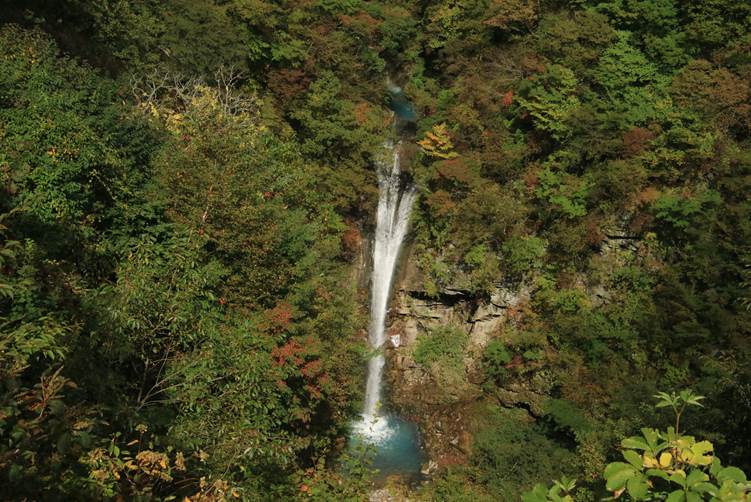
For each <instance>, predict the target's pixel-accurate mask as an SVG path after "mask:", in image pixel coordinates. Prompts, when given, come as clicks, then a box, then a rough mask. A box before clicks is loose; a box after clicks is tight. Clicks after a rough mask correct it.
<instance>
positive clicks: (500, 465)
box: [472, 408, 571, 501]
mask: <svg viewBox="0 0 751 502" xmlns="http://www.w3.org/2000/svg"><path fill="white" fill-rule="evenodd" d="M525 415H526V413H524V412H521V411H520V410H518V409H516V410H506V409H502V408H501V409H498V408H496V409H490V410H488V416H487V418H486V420H487V421H488V423H487V425H486V427H483V428H482V430H481V431H480V432H478V433H477V435H476V436H475V443H474V446H473V452H472V463H473V465H475V466H478V467H481V470H480V471H479V473H478V477H479V481H480V482H481V483H482V484H483V485H485V486H487V489H488V490H489V491H491V492H492V493H494V494H495V495H496V497H497V500H504V501H505V500H509V501H510V500H518V496H519V494H520V493H521V492H522V488H523V487H527V486H530V485H531V484H532V483H533V482H534V480H535V479H540V478H552V477H553V475H554V473H555V472H559V471H560V467H561V466H568V465H571V464H570V463H569V462H570V461H571V453H570V452H568V451H567V450H566V449H564V448H561V447H560V446H559V445H558V444H556V443H555V442H554V441H552V440H550V439H549V438H547V437H546V436H545V434H544V433H543V432H541V431H540V430H539V429H538V428H537V427H535V425H534V424H533V423H530V421H529V419H528V417H526V416H525Z"/></svg>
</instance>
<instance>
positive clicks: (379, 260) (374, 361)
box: [355, 144, 417, 442]
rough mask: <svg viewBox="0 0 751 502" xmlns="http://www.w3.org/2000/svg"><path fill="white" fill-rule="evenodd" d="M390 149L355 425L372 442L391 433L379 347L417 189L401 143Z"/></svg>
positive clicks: (383, 173) (381, 179) (382, 168)
mask: <svg viewBox="0 0 751 502" xmlns="http://www.w3.org/2000/svg"><path fill="white" fill-rule="evenodd" d="M387 149H388V150H391V152H392V155H393V159H392V162H391V165H388V164H387V163H385V162H383V163H381V165H379V166H378V213H377V214H376V232H375V245H374V248H373V275H372V280H371V298H370V324H369V326H368V340H369V342H370V346H371V347H372V348H373V349H374V350H375V351H377V354H376V355H375V356H373V357H372V358H371V359H370V361H368V380H367V384H366V388H365V406H364V409H363V414H362V420H361V422H359V423H358V424H356V426H355V428H356V431H357V432H358V433H359V434H361V435H362V436H364V437H366V438H367V439H369V440H371V441H372V442H378V441H381V440H383V439H385V438H386V437H387V436H388V435H389V424H388V419H387V417H385V416H383V415H382V414H381V413H380V410H379V407H380V400H381V389H382V379H383V367H384V365H385V363H386V360H385V358H384V356H383V353H382V351H381V350H380V349H381V348H382V347H383V344H384V343H385V342H386V326H385V323H386V313H387V309H388V301H389V295H390V293H391V285H392V282H393V278H394V270H395V268H396V259H397V257H398V256H399V250H400V249H401V246H402V242H403V241H404V237H405V236H406V234H407V227H408V224H409V215H410V212H411V210H412V203H413V202H414V200H415V196H416V193H417V192H416V190H415V187H414V186H413V185H411V184H410V185H407V186H403V185H402V179H401V170H400V165H399V145H398V144H397V145H393V144H388V145H387Z"/></svg>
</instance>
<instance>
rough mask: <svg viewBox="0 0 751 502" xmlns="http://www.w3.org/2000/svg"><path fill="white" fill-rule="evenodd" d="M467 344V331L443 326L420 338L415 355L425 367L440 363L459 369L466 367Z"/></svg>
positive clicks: (418, 361)
mask: <svg viewBox="0 0 751 502" xmlns="http://www.w3.org/2000/svg"><path fill="white" fill-rule="evenodd" d="M466 346H467V334H466V333H464V332H463V331H461V330H458V329H456V328H452V327H451V326H441V327H439V328H435V329H433V330H432V331H431V332H430V333H429V334H428V335H427V336H423V337H421V338H420V340H419V342H418V344H417V346H416V347H415V351H414V353H413V356H414V358H415V361H416V362H417V363H419V364H421V365H423V366H425V367H430V366H432V365H433V364H439V365H440V366H441V367H447V368H448V369H452V370H456V371H459V370H461V369H462V368H463V367H464V361H463V357H464V350H465V348H466Z"/></svg>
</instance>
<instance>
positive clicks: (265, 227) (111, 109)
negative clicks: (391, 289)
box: [0, 0, 751, 500]
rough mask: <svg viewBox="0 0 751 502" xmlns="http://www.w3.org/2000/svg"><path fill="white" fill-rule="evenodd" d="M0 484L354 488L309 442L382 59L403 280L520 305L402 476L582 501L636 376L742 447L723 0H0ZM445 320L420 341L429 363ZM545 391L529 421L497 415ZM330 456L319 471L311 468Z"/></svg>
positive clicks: (635, 397) (441, 487) (695, 426)
mask: <svg viewBox="0 0 751 502" xmlns="http://www.w3.org/2000/svg"><path fill="white" fill-rule="evenodd" d="M0 21H2V22H3V25H2V26H0V215H2V216H0V336H1V338H0V378H1V379H0V396H1V398H0V399H2V402H1V403H0V439H1V441H0V475H2V477H3V481H2V483H0V493H1V494H2V497H3V498H6V499H18V500H21V499H27V500H60V499H67V500H85V499H90V500H100V499H106V498H115V497H118V496H119V497H123V498H125V499H166V498H168V497H178V498H183V497H189V498H190V499H191V500H222V499H224V498H228V499H233V498H238V499H248V500H272V499H277V500H278V499H280V498H281V499H282V500H289V499H294V498H302V499H311V498H312V499H315V500H346V499H352V500H360V499H361V498H362V496H363V493H364V487H365V478H366V476H365V475H366V472H365V471H364V470H363V469H361V467H360V466H359V464H358V463H357V462H353V463H352V465H351V466H350V468H349V471H350V472H351V473H353V474H352V475H349V476H343V475H342V474H341V473H342V470H338V469H334V468H333V466H334V464H333V462H332V461H331V459H332V454H333V453H334V452H336V451H338V449H339V448H340V446H341V444H340V442H339V441H338V440H339V438H341V437H342V436H343V435H344V434H346V430H345V427H346V423H347V420H348V419H349V418H350V417H352V416H353V414H354V413H356V411H357V408H358V402H357V401H358V399H359V393H360V392H361V388H360V387H361V383H362V373H363V361H364V357H365V349H364V347H365V344H364V343H363V338H362V336H360V335H361V334H360V331H361V330H362V328H363V327H364V326H365V319H364V313H363V311H362V305H363V304H364V302H362V301H360V300H362V299H358V297H357V295H356V291H355V287H356V286H355V285H353V284H352V282H353V281H352V273H351V272H352V270H351V269H352V266H353V262H354V260H355V259H356V257H357V256H358V254H359V252H360V245H361V240H362V235H361V233H362V229H363V228H367V227H368V226H369V225H370V224H371V221H370V220H371V215H372V214H373V210H374V203H375V201H374V197H375V188H374V187H375V185H376V183H375V176H374V174H373V171H372V162H371V159H372V158H373V156H374V155H377V153H378V148H379V147H380V145H381V144H382V143H383V141H384V139H385V138H386V137H387V136H388V134H389V131H390V123H391V122H390V121H391V118H390V115H389V114H388V113H387V112H386V111H385V110H386V108H385V105H386V103H387V94H386V87H385V82H386V79H387V76H388V75H389V74H390V76H391V77H392V78H394V79H395V80H396V81H398V82H399V83H401V84H402V85H403V88H404V90H405V92H406V94H407V95H408V96H409V97H410V98H411V99H412V100H413V102H414V105H415V109H416V110H417V112H418V116H419V119H418V121H417V123H416V125H415V129H416V132H415V135H416V139H417V144H418V145H419V150H418V151H417V152H416V154H415V159H414V162H412V164H411V166H410V173H411V175H412V176H413V177H414V179H415V180H416V182H417V183H418V185H419V187H420V198H419V202H418V205H417V208H416V210H415V213H416V215H415V221H414V245H413V249H414V251H413V253H414V259H415V260H416V262H417V263H418V264H419V266H420V268H421V269H422V270H423V272H424V273H425V277H426V284H425V289H426V291H427V292H428V294H431V295H436V296H437V295H439V293H440V292H441V291H442V290H443V289H445V288H447V287H451V288H455V289H458V290H461V291H463V292H465V293H466V294H467V295H471V296H474V297H477V298H484V297H486V296H487V295H488V294H490V293H491V292H492V291H493V289H494V288H495V287H497V286H498V285H499V284H504V285H505V286H507V287H511V288H514V287H517V286H518V285H519V284H525V285H526V286H528V287H529V288H530V289H531V291H532V293H531V299H530V301H529V302H528V303H527V304H525V305H523V307H522V308H520V309H519V312H517V313H516V319H517V320H516V321H515V322H514V323H512V324H509V325H508V326H507V327H506V328H505V329H504V330H503V332H499V333H497V334H495V336H494V339H493V340H492V341H491V342H490V344H489V345H488V348H487V350H486V352H485V354H484V356H483V359H482V368H483V371H484V377H483V378H484V382H483V383H482V391H483V396H482V398H481V399H479V400H478V402H477V403H476V406H475V407H474V408H473V409H474V416H473V423H474V425H475V430H476V434H475V437H474V438H473V446H472V454H471V460H470V462H469V463H468V464H467V465H463V466H455V467H452V468H451V469H448V470H446V471H445V472H443V473H441V474H440V475H438V476H437V477H436V478H435V479H434V480H433V481H432V482H431V483H430V484H429V485H428V486H426V487H424V488H423V489H422V490H421V492H420V493H419V494H417V496H423V497H424V498H426V499H433V500H482V499H487V500H518V498H519V496H520V494H521V493H522V492H523V491H524V490H525V489H528V488H530V487H531V486H532V485H534V484H535V483H536V482H539V481H543V482H545V481H549V480H551V479H553V478H558V477H560V476H561V475H568V476H572V477H575V478H577V479H578V480H579V491H578V495H577V496H578V497H579V499H580V500H594V499H595V497H597V496H599V495H600V494H603V493H604V488H603V483H602V481H600V479H601V473H602V472H603V469H604V467H605V465H606V464H607V463H608V462H611V461H613V460H614V459H616V457H617V453H616V451H615V446H616V445H617V444H619V442H620V441H621V440H622V439H623V438H624V437H627V436H630V435H633V434H634V433H636V431H638V430H639V428H640V427H644V426H659V427H663V426H664V424H665V421H666V416H662V415H661V414H659V413H656V412H655V411H654V409H653V408H652V406H651V404H650V403H651V396H652V395H653V394H655V392H656V391H657V390H658V389H680V388H684V387H688V386H690V387H692V388H693V389H694V390H695V391H696V392H698V393H699V394H702V395H704V396H706V400H705V401H704V408H703V409H702V410H700V411H698V412H695V413H693V414H692V415H691V416H690V417H688V419H687V423H686V427H687V429H688V430H691V431H692V433H693V434H696V435H697V437H706V438H709V439H710V440H711V441H712V442H713V444H714V447H715V449H716V451H717V453H718V455H719V456H721V457H722V459H723V461H724V462H725V463H729V464H734V465H738V466H739V467H742V468H744V469H745V470H746V471H747V472H748V471H749V469H750V468H751V442H750V441H751V439H750V438H751V436H749V434H748V430H749V429H751V421H750V420H751V398H750V397H749V396H750V395H751V366H750V363H749V361H751V357H749V356H751V346H750V345H749V340H751V338H749V336H750V335H751V333H750V330H751V314H750V313H749V309H748V298H749V297H750V296H751V293H749V281H751V274H750V273H749V270H750V269H749V267H750V266H751V202H750V201H749V200H750V198H749V191H750V188H751V149H750V148H749V147H750V146H751V145H750V144H749V141H750V140H749V130H750V129H751V83H750V82H751V36H750V35H749V32H751V6H749V4H748V3H747V2H742V1H734V0H701V1H693V2H679V1H677V0H611V1H594V0H590V1H588V0H570V1H563V0H562V1H541V2H537V1H527V0H457V1H441V2H438V1H436V2H433V1H424V2H401V1H393V2H386V1H375V2H363V1H359V0H316V1H309V2H308V1H305V2H304V1H290V2H271V1H264V0H247V1H246V0H229V1H199V0H168V1H156V0H154V1H151V0H149V1H109V0H107V1H89V0H65V1H61V2H52V3H51V2H41V1H32V2H20V1H19V2H6V3H5V4H4V6H3V11H2V13H0ZM452 334H453V335H456V334H455V333H453V332H452V331H451V329H450V328H446V329H445V330H440V331H439V332H437V333H435V335H436V336H435V337H434V338H431V339H427V340H426V341H424V342H421V345H419V346H418V347H417V349H416V350H417V351H418V354H419V358H420V362H421V363H422V364H424V365H426V366H431V365H433V366H435V365H438V366H440V367H443V368H447V369H449V370H450V372H453V375H449V376H451V377H452V378H454V379H456V378H461V375H458V373H459V372H461V358H462V351H463V350H464V345H465V340H463V339H462V338H461V336H459V335H456V336H454V337H452ZM530 381H536V382H537V383H538V384H539V385H540V387H541V388H545V389H546V392H547V394H546V398H547V400H546V402H545V403H544V410H543V413H542V414H541V416H539V417H537V418H536V419H533V418H532V417H531V416H530V414H529V413H527V411H526V410H523V409H516V408H512V409H508V408H504V407H502V406H500V405H499V404H498V400H497V399H496V393H497V392H498V391H499V390H500V389H502V388H503V387H504V385H508V384H509V383H521V384H525V383H526V382H530ZM346 462H347V459H345V463H346Z"/></svg>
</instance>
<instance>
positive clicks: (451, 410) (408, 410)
mask: <svg viewBox="0 0 751 502" xmlns="http://www.w3.org/2000/svg"><path fill="white" fill-rule="evenodd" d="M423 284H424V281H423V278H422V275H421V273H420V271H419V269H418V268H417V267H416V266H415V265H414V261H413V260H410V259H406V260H405V265H404V270H403V273H402V274H401V278H400V280H399V281H398V282H397V284H396V291H395V293H394V298H393V300H392V303H391V306H392V307H391V311H390V318H389V320H390V323H389V328H388V335H389V336H390V337H391V340H392V343H391V344H388V345H389V346H388V347H387V357H388V361H389V364H388V368H389V369H388V372H387V382H388V386H389V390H390V392H389V400H390V402H391V404H392V406H394V407H395V408H396V409H397V410H398V411H400V412H401V413H403V414H404V415H405V416H407V417H408V418H410V419H413V420H415V421H416V422H417V423H418V424H419V425H420V427H421V431H422V433H423V439H424V443H425V448H426V450H427V453H428V456H429V457H430V458H431V460H432V462H431V465H430V468H431V469H434V468H438V467H443V466H446V465H450V464H455V463H462V462H465V461H466V460H467V456H468V455H469V453H470V451H471V434H470V429H471V424H469V423H468V421H467V420H466V417H468V416H471V413H470V409H471V408H472V406H473V405H474V404H475V401H476V400H477V399H478V398H479V397H480V395H481V390H480V387H479V385H480V383H481V374H480V363H481V359H482V354H483V350H484V348H485V346H486V345H487V344H488V342H489V341H490V340H491V339H492V338H493V337H495V336H500V334H501V332H502V330H503V326H504V324H506V323H507V322H514V319H515V317H516V316H517V312H518V309H519V307H520V306H521V305H522V304H524V303H526V302H527V301H528V300H529V290H528V288H526V287H523V286H522V287H519V288H517V289H509V288H505V287H503V286H500V285H499V286H498V287H497V288H496V289H495V290H494V291H493V292H492V294H491V295H490V297H489V298H477V297H474V296H472V295H470V294H469V292H468V291H464V290H462V289H459V288H451V287H447V288H444V289H443V290H442V291H440V293H439V295H438V297H436V298H434V297H430V296H429V295H428V294H427V293H426V291H425V289H424V287H423ZM440 326H451V327H453V328H454V329H457V330H461V331H463V332H464V333H466V334H467V340H468V342H467V346H466V351H465V354H464V360H463V372H461V374H460V375H458V376H455V377H454V378H452V379H450V380H446V379H443V378H441V375H440V373H441V368H425V367H423V366H421V365H419V364H418V363H417V362H415V359H414V357H413V352H414V349H415V346H416V344H417V343H418V340H420V339H421V338H422V337H429V336H431V330H432V329H434V328H436V327H440Z"/></svg>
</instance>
